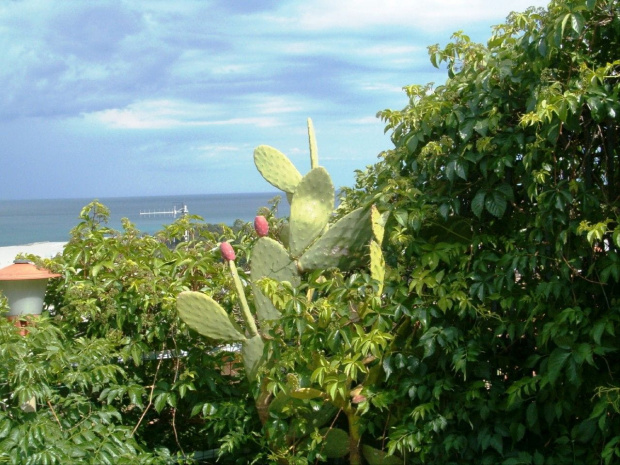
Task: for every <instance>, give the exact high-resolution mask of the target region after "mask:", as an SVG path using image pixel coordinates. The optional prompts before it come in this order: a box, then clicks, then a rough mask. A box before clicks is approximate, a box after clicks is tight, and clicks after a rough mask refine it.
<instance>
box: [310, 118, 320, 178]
mask: <svg viewBox="0 0 620 465" xmlns="http://www.w3.org/2000/svg"><path fill="white" fill-rule="evenodd" d="M308 143H309V145H310V168H311V169H312V168H316V167H317V166H319V149H318V148H317V145H316V135H315V134H314V125H313V124H312V120H311V119H310V118H308Z"/></svg>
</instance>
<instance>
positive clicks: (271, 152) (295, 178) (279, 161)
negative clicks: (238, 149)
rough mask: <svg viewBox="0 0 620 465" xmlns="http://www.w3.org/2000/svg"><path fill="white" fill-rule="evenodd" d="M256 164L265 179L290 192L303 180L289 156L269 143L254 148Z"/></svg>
mask: <svg viewBox="0 0 620 465" xmlns="http://www.w3.org/2000/svg"><path fill="white" fill-rule="evenodd" d="M254 164H255V165H256V168H257V169H258V171H259V172H260V174H261V175H262V176H263V178H265V181H267V182H268V183H269V184H271V185H273V186H275V187H277V188H278V189H280V190H282V191H284V192H286V193H288V194H292V193H294V192H295V190H296V188H297V184H299V181H301V173H300V172H299V171H297V168H295V165H293V163H291V161H290V160H289V159H288V157H287V156H286V155H284V154H283V153H282V152H280V151H279V150H276V149H274V148H273V147H269V146H268V145H260V146H258V147H256V149H254Z"/></svg>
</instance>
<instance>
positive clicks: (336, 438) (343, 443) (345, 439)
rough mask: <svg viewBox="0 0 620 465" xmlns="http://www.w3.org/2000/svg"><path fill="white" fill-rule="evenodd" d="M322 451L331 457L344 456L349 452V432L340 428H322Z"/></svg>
mask: <svg viewBox="0 0 620 465" xmlns="http://www.w3.org/2000/svg"><path fill="white" fill-rule="evenodd" d="M319 432H320V433H321V434H322V435H323V436H324V437H325V439H324V442H323V444H322V451H323V453H324V454H325V455H326V456H327V458H329V459H337V458H340V457H344V456H345V455H347V454H348V453H349V434H348V433H347V432H346V431H344V430H342V429H340V428H322V429H321V430H320V431H319Z"/></svg>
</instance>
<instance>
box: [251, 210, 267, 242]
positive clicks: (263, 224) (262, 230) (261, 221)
mask: <svg viewBox="0 0 620 465" xmlns="http://www.w3.org/2000/svg"><path fill="white" fill-rule="evenodd" d="M254 229H255V230H256V234H258V236H259V237H264V236H266V235H267V234H268V233H269V223H268V222H267V219H266V218H265V217H264V216H262V215H258V216H257V217H256V218H254Z"/></svg>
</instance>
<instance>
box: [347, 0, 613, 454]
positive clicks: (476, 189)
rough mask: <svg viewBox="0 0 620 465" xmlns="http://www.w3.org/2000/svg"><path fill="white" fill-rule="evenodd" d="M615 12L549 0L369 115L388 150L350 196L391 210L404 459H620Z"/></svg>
mask: <svg viewBox="0 0 620 465" xmlns="http://www.w3.org/2000/svg"><path fill="white" fill-rule="evenodd" d="M618 50H620V6H619V4H618V2H616V1H608V0H598V1H594V0H582V1H570V2H564V1H553V2H551V4H550V5H549V7H548V9H547V10H534V9H530V10H528V11H526V12H524V13H514V14H512V15H511V16H510V17H509V18H508V20H507V22H506V24H504V25H501V26H498V27H496V28H495V29H494V32H493V35H492V37H491V39H490V40H489V41H488V43H487V44H486V45H483V44H476V43H473V42H471V41H470V39H469V38H468V37H467V36H466V35H465V34H463V33H457V34H455V35H454V36H453V40H452V41H451V42H450V43H449V44H448V45H446V46H445V47H440V46H433V47H430V49H429V51H430V57H431V62H432V63H433V64H434V65H435V66H437V67H445V69H446V70H447V73H448V79H447V80H446V82H445V84H444V85H440V86H437V87H433V86H431V85H428V86H417V85H412V86H408V87H406V88H405V90H406V93H407V96H408V98H409V103H408V105H407V106H406V107H405V108H404V109H403V110H401V111H392V110H386V111H383V112H381V113H380V116H381V118H382V119H383V120H384V121H385V122H386V125H387V128H386V130H389V131H391V133H392V140H393V142H394V144H395V148H394V149H393V150H389V151H387V152H385V153H384V154H383V155H382V160H381V161H380V162H379V163H377V164H376V165H375V166H372V167H370V168H369V169H368V170H367V171H365V172H359V173H358V179H357V186H356V189H353V190H349V191H347V193H348V197H347V199H346V200H345V202H344V204H343V208H346V207H347V205H348V204H357V203H360V202H366V203H375V204H377V205H378V206H379V209H380V210H382V211H389V212H390V220H389V222H388V225H387V227H386V242H385V243H384V247H385V249H386V250H385V254H386V262H387V263H388V265H389V267H390V270H388V272H387V276H388V277H387V278H386V280H387V282H386V296H387V301H388V305H389V306H390V308H391V309H392V313H393V316H394V319H395V322H400V324H401V325H406V326H407V330H406V332H405V335H404V336H403V337H402V338H400V342H398V343H397V344H396V345H393V348H394V350H393V351H392V352H390V353H387V354H386V355H385V358H384V361H383V367H384V369H385V375H386V377H387V381H386V383H387V384H386V387H387V386H389V387H390V388H391V390H390V391H389V393H388V392H384V393H383V396H384V397H385V396H387V397H388V398H389V401H387V402H386V401H385V399H382V403H385V404H387V405H389V407H384V409H388V410H389V412H390V417H391V420H390V433H389V447H390V450H393V451H401V452H403V453H404V452H409V453H411V455H409V457H410V458H409V462H408V463H436V464H440V463H445V464H448V463H454V464H456V463H459V464H463V463H486V464H498V463H501V464H505V465H509V464H517V463H520V464H521V463H522V464H535V465H539V464H568V463H570V464H575V463H588V464H594V463H613V462H614V461H616V460H617V459H618V457H619V456H620V448H619V447H618V442H619V441H620V418H619V417H618V386H619V382H618V373H619V370H620V359H619V358H618V349H619V348H620V345H619V344H618V337H617V335H618V332H619V330H620V327H619V324H620V319H619V318H620V301H619V295H620V292H619V291H620V285H619V280H620V266H619V265H620V264H619V259H620V256H619V254H618V252H619V249H620V225H619V221H618V217H619V215H620V210H619V207H620V202H619V197H618V195H619V192H618V187H617V186H618V185H620V171H619V169H618V164H619V161H620V160H619V158H620V157H619V151H618V129H619V113H620V104H619V93H620V55H619V54H618Z"/></svg>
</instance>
